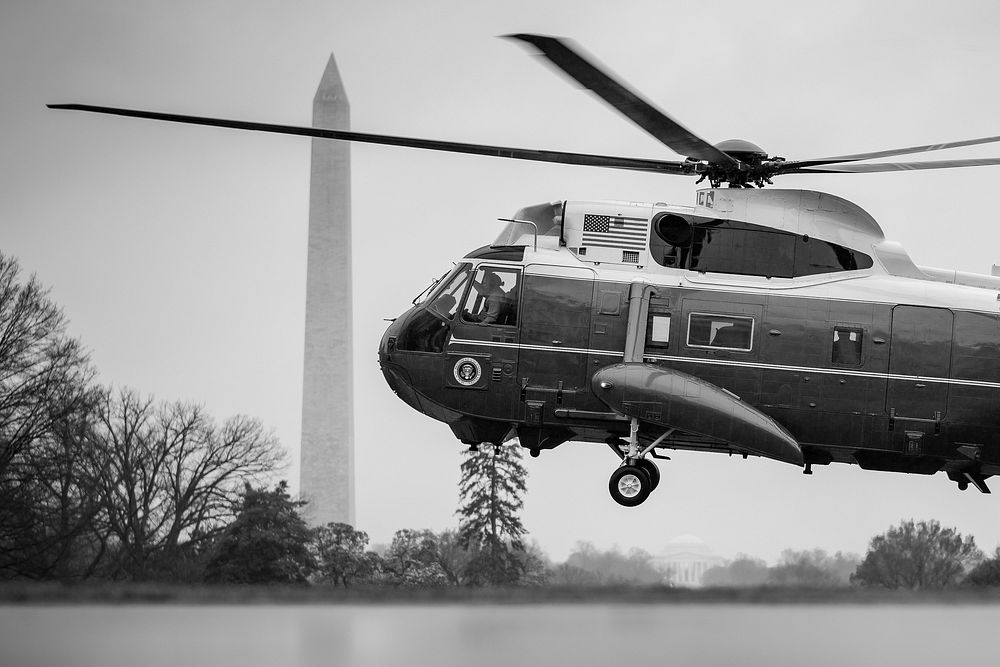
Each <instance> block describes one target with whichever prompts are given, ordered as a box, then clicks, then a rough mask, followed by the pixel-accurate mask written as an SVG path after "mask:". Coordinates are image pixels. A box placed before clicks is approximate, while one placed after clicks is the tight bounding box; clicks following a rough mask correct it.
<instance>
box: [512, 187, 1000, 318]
mask: <svg viewBox="0 0 1000 667" xmlns="http://www.w3.org/2000/svg"><path fill="white" fill-rule="evenodd" d="M563 211H564V213H563V218H564V219H563V221H562V222H563V224H562V239H561V240H560V239H559V238H558V237H556V236H554V235H550V236H539V237H538V239H537V241H538V242H537V246H538V247H537V250H534V249H533V245H534V242H533V239H532V234H531V231H530V230H529V229H528V228H527V227H523V229H524V235H523V236H522V239H521V242H520V243H519V244H525V245H527V248H526V251H525V255H524V263H525V264H526V265H532V264H535V265H546V266H547V268H545V269H542V267H541V266H538V267H537V269H536V270H543V271H546V272H549V271H554V272H556V273H561V271H558V270H556V268H555V267H564V271H565V275H567V276H570V275H572V276H575V277H581V278H583V277H591V278H597V279H599V280H605V281H613V282H629V283H631V282H648V283H649V284H652V285H664V286H666V285H670V286H674V287H681V288H684V287H688V288H696V289H721V290H724V291H728V292H747V293H758V294H760V293H772V294H781V295H782V296H786V297H810V298H823V299H836V300H846V301H864V302H871V303H891V304H912V305H925V306H937V307H946V308H951V309H959V310H973V311H980V312H990V313H995V312H998V310H1000V307H998V306H1000V304H998V293H1000V278H997V277H994V276H988V275H980V274H965V273H960V272H954V271H944V270H940V269H927V268H924V267H918V266H916V265H915V264H914V263H913V261H912V260H911V259H910V257H909V256H908V255H907V254H906V252H905V250H903V248H902V247H901V246H900V245H899V244H898V243H895V242H892V241H886V240H885V236H884V234H883V233H882V229H881V228H880V227H879V225H878V223H877V222H876V221H875V220H874V219H873V218H872V217H871V216H870V215H869V214H868V213H867V212H865V211H864V210H863V209H861V208H860V207H858V206H856V205H855V204H853V203H851V202H849V201H847V200H844V199H842V198H840V197H836V196H834V195H829V194H825V193H819V192H812V191H808V190H772V189H768V190H748V189H709V190H700V191H698V193H697V204H696V205H695V206H679V205H668V204H646V203H636V202H614V201H569V202H566V204H565V207H564V209H563ZM661 212H668V213H675V214H677V215H680V216H684V217H686V218H692V219H696V220H697V219H706V220H708V219H725V220H734V221H739V222H746V223H752V224H753V225H756V226H758V227H766V228H770V229H774V230H776V231H780V232H787V233H792V234H795V235H798V236H801V237H808V238H811V239H817V240H822V241H828V242H830V243H834V244H837V245H839V246H843V247H845V248H849V249H851V250H855V251H859V252H861V253H864V254H866V255H868V256H870V257H871V259H872V265H871V266H870V267H869V268H863V269H857V270H850V271H837V272H831V273H819V274H814V275H807V276H799V277H794V278H777V277H765V276H755V275H740V274H733V273H713V272H701V271H697V270H689V269H679V268H673V267H670V266H662V265H660V264H659V263H657V262H656V261H654V260H653V258H652V257H651V255H650V240H649V237H650V236H651V235H652V234H655V231H652V230H651V229H650V227H651V226H650V224H649V222H650V220H652V219H654V218H655V217H656V216H657V214H659V213H661ZM608 217H610V218H612V219H614V220H619V221H620V220H625V221H628V220H634V221H635V223H634V224H635V225H636V229H637V228H638V226H639V225H640V223H639V221H640V220H644V221H645V222H644V223H642V226H643V227H644V229H645V239H644V241H643V242H641V243H640V242H638V241H636V240H635V239H636V237H635V235H634V232H633V236H632V237H631V238H630V237H628V236H623V237H622V238H624V239H625V241H623V242H622V243H623V244H624V245H622V246H620V247H608V246H609V245H610V246H615V245H616V242H612V243H610V244H605V245H593V244H588V242H591V243H592V242H593V234H589V233H587V234H585V231H584V230H585V222H584V220H585V219H588V223H586V224H587V225H589V224H590V223H589V220H593V219H601V220H604V219H606V218H608ZM625 224H628V223H625ZM588 229H592V228H591V227H588ZM640 246H641V247H642V249H641V250H640V249H639V248H640ZM623 248H626V249H625V250H624V251H623ZM623 256H624V258H625V260H627V261H623ZM581 270H583V271H581ZM529 271H531V269H529Z"/></svg>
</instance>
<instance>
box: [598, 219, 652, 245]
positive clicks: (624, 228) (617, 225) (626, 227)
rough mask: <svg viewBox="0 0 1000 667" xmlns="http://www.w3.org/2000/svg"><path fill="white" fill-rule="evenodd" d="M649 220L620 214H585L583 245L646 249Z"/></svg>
mask: <svg viewBox="0 0 1000 667" xmlns="http://www.w3.org/2000/svg"><path fill="white" fill-rule="evenodd" d="M648 224H649V223H648V221H647V220H646V218H626V217H624V216H618V215H584V216H583V245H588V246H601V247H604V248H620V249H622V250H645V249H646V233H647V231H648V230H647V225H648Z"/></svg>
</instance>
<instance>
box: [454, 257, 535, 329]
mask: <svg viewBox="0 0 1000 667" xmlns="http://www.w3.org/2000/svg"><path fill="white" fill-rule="evenodd" d="M520 275H521V273H520V271H518V270H517V269H504V268H499V267H493V266H484V267H480V268H479V270H478V271H476V275H475V278H473V280H472V286H471V287H470V288H469V294H468V296H466V298H465V304H464V305H463V306H462V319H463V320H464V321H466V322H477V323H479V324H493V325H502V326H514V325H516V324H517V301H518V294H519V278H520Z"/></svg>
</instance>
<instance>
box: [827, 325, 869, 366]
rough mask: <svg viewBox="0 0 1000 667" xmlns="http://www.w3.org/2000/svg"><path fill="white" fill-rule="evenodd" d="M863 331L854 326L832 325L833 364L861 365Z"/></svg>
mask: <svg viewBox="0 0 1000 667" xmlns="http://www.w3.org/2000/svg"><path fill="white" fill-rule="evenodd" d="M863 338H864V331H863V330H861V329H858V328H855V327H834V329H833V357H832V359H831V361H833V363H835V364H844V365H847V366H860V365H861V344H862V343H861V341H862V339H863Z"/></svg>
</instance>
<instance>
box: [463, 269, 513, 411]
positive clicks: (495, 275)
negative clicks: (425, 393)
mask: <svg viewBox="0 0 1000 667" xmlns="http://www.w3.org/2000/svg"><path fill="white" fill-rule="evenodd" d="M520 301H521V269H520V267H516V266H494V265H485V264H481V265H479V267H477V269H476V271H475V273H474V274H473V276H472V282H471V285H469V287H468V289H467V290H466V292H465V296H464V298H463V299H462V300H461V304H460V307H459V308H458V314H457V315H456V317H455V320H454V324H452V327H451V340H450V343H449V345H448V363H447V364H446V365H445V368H444V374H445V375H444V386H445V390H446V391H452V392H455V391H460V392H463V398H462V400H461V404H462V406H463V411H464V412H468V413H470V414H475V415H481V416H484V417H489V418H494V419H513V418H515V416H516V405H517V397H518V388H517V378H516V374H517V357H518V310H519V305H520Z"/></svg>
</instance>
